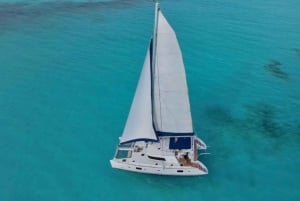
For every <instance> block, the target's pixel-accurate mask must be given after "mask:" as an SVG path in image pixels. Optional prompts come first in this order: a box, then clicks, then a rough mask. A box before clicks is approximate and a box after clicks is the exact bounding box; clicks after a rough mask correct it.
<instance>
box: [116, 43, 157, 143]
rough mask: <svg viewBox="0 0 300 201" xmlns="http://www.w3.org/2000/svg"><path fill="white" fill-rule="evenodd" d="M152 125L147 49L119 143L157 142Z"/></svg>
mask: <svg viewBox="0 0 300 201" xmlns="http://www.w3.org/2000/svg"><path fill="white" fill-rule="evenodd" d="M152 125H153V124H152V104H151V69H150V51H149V48H148V51H147V55H146V58H145V62H144V66H143V69H142V72H141V75H140V79H139V82H138V86H137V88H136V91H135V95H134V99H133V102H132V105H131V108H130V112H129V115H128V118H127V122H126V125H125V128H124V131H123V134H122V136H121V137H120V143H126V142H130V141H137V140H157V138H156V134H155V132H154V130H153V126H152Z"/></svg>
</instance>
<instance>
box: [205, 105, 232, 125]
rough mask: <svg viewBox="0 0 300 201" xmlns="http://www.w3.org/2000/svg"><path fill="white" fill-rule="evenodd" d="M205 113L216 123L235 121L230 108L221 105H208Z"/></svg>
mask: <svg viewBox="0 0 300 201" xmlns="http://www.w3.org/2000/svg"><path fill="white" fill-rule="evenodd" d="M204 115H205V116H206V117H207V118H208V119H209V120H210V121H212V122H213V123H215V124H229V123H232V122H233V118H232V116H231V114H230V112H229V111H228V110H226V109H225V108H224V107H221V106H220V105H213V106H208V107H207V108H206V109H205V111H204Z"/></svg>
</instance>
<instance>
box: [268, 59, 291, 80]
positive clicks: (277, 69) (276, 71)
mask: <svg viewBox="0 0 300 201" xmlns="http://www.w3.org/2000/svg"><path fill="white" fill-rule="evenodd" d="M281 67H282V63H281V62H280V61H277V60H271V61H270V63H268V64H266V65H264V68H265V70H266V71H268V72H270V73H271V74H272V75H273V76H274V77H277V78H280V79H284V80H287V79H288V78H289V75H288V74H287V73H286V72H284V71H283V70H282V69H281Z"/></svg>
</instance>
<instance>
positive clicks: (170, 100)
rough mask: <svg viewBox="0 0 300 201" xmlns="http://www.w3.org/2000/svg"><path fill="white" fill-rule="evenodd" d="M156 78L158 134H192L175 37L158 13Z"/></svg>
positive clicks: (155, 115) (154, 83)
mask: <svg viewBox="0 0 300 201" xmlns="http://www.w3.org/2000/svg"><path fill="white" fill-rule="evenodd" d="M153 57H155V59H154V61H155V64H154V65H153V66H154V68H155V69H154V70H153V72H154V75H153V90H154V92H153V102H154V104H153V121H154V126H155V129H156V131H157V132H158V133H170V135H172V133H173V134H177V133H182V134H185V133H193V126H192V118H191V112H190V103H189V98H188V89H187V83H186V78H185V70H184V64H183V59H182V54H181V50H180V47H179V44H178V41H177V38H176V34H175V32H174V30H173V29H172V27H171V26H170V25H169V23H168V22H167V20H166V19H165V17H164V16H163V14H162V12H161V11H158V20H157V33H156V49H155V55H153Z"/></svg>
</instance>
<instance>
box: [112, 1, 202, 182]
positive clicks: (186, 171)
mask: <svg viewBox="0 0 300 201" xmlns="http://www.w3.org/2000/svg"><path fill="white" fill-rule="evenodd" d="M119 141H120V142H119V144H118V146H117V149H116V153H115V155H114V158H113V159H112V160H110V163H111V166H112V167H113V168H117V169H122V170H127V171H133V172H139V173H148V174H159V175H182V176H193V175H205V174H208V169H207V168H206V166H205V165H204V164H203V163H202V162H200V161H199V160H198V157H200V156H199V155H200V154H198V150H206V149H207V146H206V144H205V143H204V142H203V140H201V139H200V138H199V137H197V136H196V134H195V133H194V130H193V125H192V117H191V111H190V103H189V96H188V88H187V82H186V76H185V69H184V64H183V59H182V54H181V50H180V47H179V44H178V41H177V38H176V34H175V32H174V30H173V29H172V27H171V26H170V25H169V23H168V21H167V20H166V18H165V17H164V15H163V13H162V11H161V9H160V6H159V3H158V2H156V3H155V20H154V33H153V37H152V38H151V40H150V45H149V47H148V50H147V53H146V58H145V61H144V65H143V68H142V72H141V74H140V78H139V81H138V85H137V88H136V91H135V95H134V98H133V102H132V105H131V108H130V112H129V114H128V118H127V121H126V125H125V128H124V130H123V133H122V135H121V137H120V138H119Z"/></svg>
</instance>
